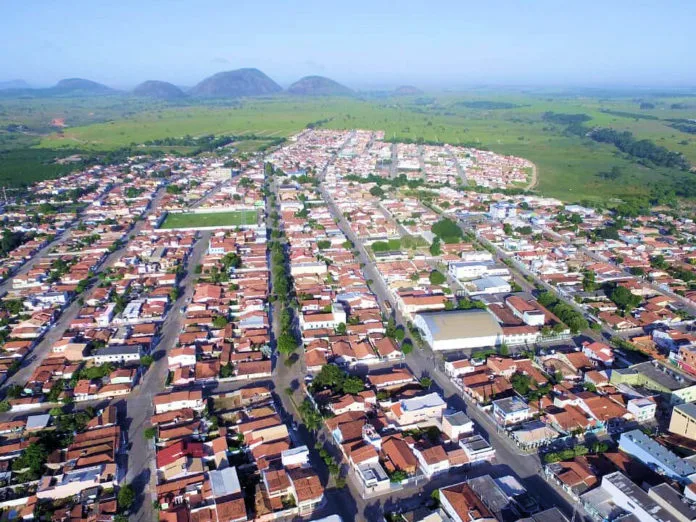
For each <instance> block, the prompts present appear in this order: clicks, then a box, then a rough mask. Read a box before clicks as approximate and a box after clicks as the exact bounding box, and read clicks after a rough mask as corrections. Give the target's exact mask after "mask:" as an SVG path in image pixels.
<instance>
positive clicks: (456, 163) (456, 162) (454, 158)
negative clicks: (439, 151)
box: [445, 145, 469, 185]
mask: <svg viewBox="0 0 696 522" xmlns="http://www.w3.org/2000/svg"><path fill="white" fill-rule="evenodd" d="M445 150H446V151H447V154H448V155H449V157H450V159H451V160H452V161H454V166H455V167H456V169H457V174H459V179H461V181H462V183H463V184H464V185H468V184H469V180H468V179H467V177H466V172H464V169H463V168H462V166H461V165H460V164H459V160H458V159H457V156H455V155H454V152H452V149H451V148H450V147H449V145H446V146H445Z"/></svg>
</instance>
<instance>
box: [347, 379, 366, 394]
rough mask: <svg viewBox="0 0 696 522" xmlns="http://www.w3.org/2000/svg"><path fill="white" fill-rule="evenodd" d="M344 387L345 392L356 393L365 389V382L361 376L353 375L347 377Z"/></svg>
mask: <svg viewBox="0 0 696 522" xmlns="http://www.w3.org/2000/svg"><path fill="white" fill-rule="evenodd" d="M342 388H343V393H348V394H350V395H356V394H358V393H360V392H361V391H363V390H364V389H365V383H364V382H363V380H362V379H361V378H360V377H357V376H353V375H351V376H349V377H346V378H345V380H344V381H343V385H342Z"/></svg>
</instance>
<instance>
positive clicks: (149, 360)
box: [140, 355, 155, 368]
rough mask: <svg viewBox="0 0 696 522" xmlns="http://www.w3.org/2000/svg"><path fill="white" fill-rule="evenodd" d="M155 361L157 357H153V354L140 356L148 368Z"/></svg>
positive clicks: (142, 363)
mask: <svg viewBox="0 0 696 522" xmlns="http://www.w3.org/2000/svg"><path fill="white" fill-rule="evenodd" d="M153 362H155V359H154V357H152V355H143V356H142V357H141V358H140V364H141V365H143V366H145V367H147V368H149V367H150V365H151V364H152V363H153Z"/></svg>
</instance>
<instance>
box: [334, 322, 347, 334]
mask: <svg viewBox="0 0 696 522" xmlns="http://www.w3.org/2000/svg"><path fill="white" fill-rule="evenodd" d="M336 333H337V334H338V335H346V333H347V329H346V323H339V324H338V326H336Z"/></svg>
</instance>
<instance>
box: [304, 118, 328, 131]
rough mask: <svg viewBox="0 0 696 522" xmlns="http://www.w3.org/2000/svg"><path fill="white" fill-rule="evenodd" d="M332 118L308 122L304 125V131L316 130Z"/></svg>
mask: <svg viewBox="0 0 696 522" xmlns="http://www.w3.org/2000/svg"><path fill="white" fill-rule="evenodd" d="M332 119H333V118H324V119H323V120H317V121H310V122H309V123H308V124H307V125H305V129H318V128H319V127H323V126H324V125H326V124H327V123H329V122H330V121H331V120H332Z"/></svg>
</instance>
